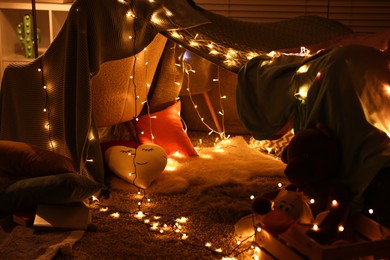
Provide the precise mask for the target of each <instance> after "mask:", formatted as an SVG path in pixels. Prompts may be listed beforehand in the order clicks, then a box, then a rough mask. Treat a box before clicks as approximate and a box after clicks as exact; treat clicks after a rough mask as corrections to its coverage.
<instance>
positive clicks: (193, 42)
mask: <svg viewBox="0 0 390 260" xmlns="http://www.w3.org/2000/svg"><path fill="white" fill-rule="evenodd" d="M190 45H191V46H192V47H198V46H199V43H198V42H196V41H190Z"/></svg>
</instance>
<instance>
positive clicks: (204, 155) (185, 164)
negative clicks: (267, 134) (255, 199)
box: [110, 136, 285, 224]
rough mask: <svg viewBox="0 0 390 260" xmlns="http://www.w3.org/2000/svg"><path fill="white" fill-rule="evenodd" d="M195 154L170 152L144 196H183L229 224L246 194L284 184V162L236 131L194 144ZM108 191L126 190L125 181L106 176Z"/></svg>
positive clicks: (246, 208)
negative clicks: (224, 137)
mask: <svg viewBox="0 0 390 260" xmlns="http://www.w3.org/2000/svg"><path fill="white" fill-rule="evenodd" d="M196 149H197V151H198V154H199V156H195V157H189V158H188V157H187V158H180V157H173V158H170V159H169V161H168V165H167V167H166V169H165V170H164V172H163V173H162V174H161V175H160V177H159V178H157V179H156V180H155V181H154V182H153V183H152V185H151V186H150V187H149V188H148V189H147V190H146V193H147V194H148V195H151V196H154V197H159V196H162V195H163V196H171V195H175V194H176V195H177V194H178V195H180V194H181V195H184V194H185V195H186V198H187V199H188V198H189V199H190V201H191V202H190V203H191V205H192V207H193V210H197V211H199V212H203V213H205V214H206V216H208V217H210V218H213V219H214V220H215V221H217V222H223V223H226V224H234V223H235V221H237V220H238V219H239V218H240V217H242V216H244V215H245V214H248V213H249V212H250V210H251V209H250V204H251V201H250V199H249V198H250V196H251V195H255V196H256V195H259V194H261V193H262V192H264V191H267V190H270V189H272V188H276V185H277V183H278V182H282V183H285V179H284V177H283V170H284V168H285V164H284V163H283V162H281V161H280V160H278V159H275V158H274V157H272V156H270V155H266V154H264V153H262V152H259V151H258V150H256V149H252V148H250V147H249V146H248V144H247V142H246V141H245V139H244V138H243V137H241V136H236V137H234V138H230V139H229V140H227V141H223V142H219V143H216V144H215V145H214V147H209V146H208V147H203V148H202V147H201V146H199V145H197V146H196ZM110 186H111V188H112V189H114V190H119V191H120V190H123V191H128V190H129V189H131V186H132V185H131V184H129V183H127V182H125V181H122V180H121V179H119V178H117V177H112V178H111V179H110Z"/></svg>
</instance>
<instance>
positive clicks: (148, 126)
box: [133, 101, 198, 156]
mask: <svg viewBox="0 0 390 260" xmlns="http://www.w3.org/2000/svg"><path fill="white" fill-rule="evenodd" d="M180 109H181V103H180V101H178V102H176V103H175V104H173V105H171V106H169V107H167V108H166V109H164V110H162V111H159V112H156V113H153V114H150V116H149V115H143V116H140V117H139V118H138V121H135V126H136V129H137V133H138V138H139V140H140V142H141V143H142V144H144V143H155V144H157V145H159V146H161V147H162V148H164V150H165V152H166V153H167V155H168V156H169V155H172V154H174V153H176V152H179V153H181V154H182V155H184V156H196V155H198V154H197V152H196V151H195V149H194V146H193V144H192V143H191V140H190V138H189V137H188V135H187V134H186V132H185V131H184V129H183V124H182V122H181V117H180ZM133 122H134V121H133ZM150 130H152V131H150ZM152 134H153V136H154V141H153V138H152Z"/></svg>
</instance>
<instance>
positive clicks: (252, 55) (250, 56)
mask: <svg viewBox="0 0 390 260" xmlns="http://www.w3.org/2000/svg"><path fill="white" fill-rule="evenodd" d="M256 56H258V54H257V53H255V52H249V53H248V54H247V55H246V58H247V59H248V60H251V59H253V58H254V57H256Z"/></svg>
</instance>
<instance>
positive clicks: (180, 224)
mask: <svg viewBox="0 0 390 260" xmlns="http://www.w3.org/2000/svg"><path fill="white" fill-rule="evenodd" d="M118 1H119V2H122V3H125V4H128V5H129V10H128V12H127V13H126V18H125V19H126V20H127V21H128V22H129V23H132V24H133V32H134V33H135V32H136V30H135V23H134V22H133V21H134V19H136V13H135V10H134V7H133V6H132V2H128V1H125V0H118ZM149 2H151V3H156V2H155V1H153V0H149ZM156 4H157V3H156ZM163 9H164V10H166V12H167V16H168V17H169V16H172V12H170V11H169V10H168V9H167V8H166V7H163ZM152 22H159V21H158V20H153V19H152ZM171 36H172V37H174V38H176V39H180V40H182V41H186V42H188V43H189V45H190V46H191V47H193V48H198V47H199V48H200V47H202V48H207V49H208V50H209V54H210V55H213V56H215V57H217V58H218V59H224V63H225V64H226V65H227V66H233V67H235V66H241V65H242V64H244V63H245V62H247V61H248V60H249V59H251V58H253V57H255V56H258V55H264V54H265V53H263V52H259V53H256V52H244V51H239V50H234V49H232V48H225V47H223V46H221V45H219V44H217V43H215V42H210V41H209V40H205V39H202V36H201V35H199V34H196V35H191V34H190V33H189V31H187V30H181V31H175V30H174V31H172V32H171ZM128 39H129V41H131V42H132V44H133V48H134V49H135V45H136V35H129V36H128ZM179 47H180V48H182V47H181V46H179ZM176 48H177V44H175V46H174V55H175V57H176ZM142 53H143V55H145V56H144V60H145V61H146V62H145V64H143V65H144V67H145V70H144V73H145V75H147V74H148V61H147V58H148V57H147V49H146V48H145V49H144V50H143V52H142ZM267 55H269V56H270V57H277V56H278V55H281V54H280V53H276V52H273V53H269V54H267ZM298 55H309V51H308V50H307V49H306V48H303V49H302V50H301V53H300V54H298ZM138 58H139V57H138V56H137V55H135V58H134V62H133V71H132V73H131V76H130V79H131V83H132V85H133V87H134V97H135V114H136V115H137V114H138V111H137V104H136V102H141V103H142V105H145V106H146V107H147V113H148V115H149V119H150V127H151V125H152V119H153V118H152V116H151V114H150V107H149V103H148V100H147V98H146V100H139V99H140V98H139V96H138V93H137V84H136V82H135V76H136V70H135V67H136V64H137V62H138ZM177 60H178V62H177V63H176V66H178V67H181V68H182V69H183V71H184V73H185V74H186V75H187V80H188V82H187V83H188V84H187V85H188V86H190V84H189V83H190V82H189V80H190V74H191V73H195V72H196V71H195V69H194V68H192V67H191V65H190V64H189V63H187V62H185V61H184V60H183V57H177ZM269 62H272V59H271V60H270V61H269ZM307 70H308V67H307V66H306V65H305V66H302V67H300V68H299V69H298V70H297V74H299V73H305V72H306V71H307ZM219 72H220V71H219V67H218V75H217V77H216V78H215V79H213V81H216V82H218V89H219V96H220V104H219V105H220V111H219V112H218V114H219V115H220V116H221V117H222V126H223V129H222V132H219V131H217V130H215V129H213V128H212V127H210V125H209V124H207V123H206V122H205V121H204V120H203V117H202V116H201V113H200V112H199V110H198V107H197V105H196V104H195V102H194V100H193V98H192V94H191V90H190V88H188V89H187V91H188V94H189V97H190V100H191V102H192V105H193V106H194V109H195V111H196V112H197V114H198V116H199V118H201V120H202V122H203V123H204V124H205V126H206V127H207V128H208V129H209V130H210V132H209V134H213V133H215V134H217V135H218V136H219V138H221V140H222V141H225V140H226V139H228V138H229V136H226V133H225V126H224V117H225V111H224V108H223V101H222V100H224V99H226V98H227V97H226V96H224V95H223V93H222V87H221V84H220V81H219V77H220V75H219ZM38 73H40V78H41V84H42V89H43V95H44V105H43V109H42V113H44V118H45V119H44V121H45V122H44V126H43V127H44V129H45V130H46V132H47V136H48V143H49V149H50V150H52V151H54V150H55V148H56V142H55V141H54V140H53V137H52V126H51V114H50V106H49V97H50V95H49V94H50V93H49V89H50V88H49V86H47V85H46V82H45V75H44V66H43V62H42V59H41V63H40V65H39V68H38ZM321 76H322V74H321V73H320V72H319V73H318V74H317V79H319V78H320V77H321ZM145 78H147V77H145ZM173 84H175V85H177V86H179V85H180V84H181V83H180V82H178V81H177V79H176V78H175V79H174V80H173ZM129 85H130V84H129ZM144 87H145V88H147V90H149V88H150V87H151V84H150V83H149V82H146V83H145V86H144ZM309 87H310V86H307V85H304V86H302V87H300V88H299V89H298V92H297V94H296V96H297V98H298V99H299V100H301V101H302V102H305V99H306V97H307V91H308V90H309ZM129 88H130V86H129ZM137 121H138V118H137V117H135V118H134V122H135V124H136V123H137ZM89 131H90V137H89V141H90V142H92V141H94V140H97V139H96V138H94V135H93V133H92V130H91V129H89ZM150 132H151V133H152V128H150ZM140 134H143V133H140ZM152 140H154V136H153V133H152ZM129 155H131V154H129ZM134 155H135V156H136V153H135V154H134ZM135 156H134V160H135ZM86 162H90V163H93V158H87V159H86ZM86 162H83V163H86ZM134 165H135V172H134V173H132V174H135V178H134V179H133V185H134V186H135V187H136V188H137V189H138V192H137V194H136V195H134V198H135V200H136V201H137V207H136V208H137V209H136V210H134V211H120V210H117V209H116V208H115V207H114V206H112V205H104V204H103V203H102V202H100V201H99V200H98V199H97V198H95V197H93V198H92V199H91V201H90V204H89V206H90V207H92V208H97V209H98V210H99V212H101V213H107V214H109V216H110V217H112V218H114V219H116V218H119V217H121V216H123V215H125V216H127V215H129V216H131V217H132V219H134V220H135V221H137V222H139V223H142V224H144V225H146V226H147V228H148V229H149V230H151V231H153V232H158V233H160V234H167V233H168V234H176V235H177V237H178V239H179V240H180V241H182V243H184V244H187V245H192V246H197V247H204V248H206V249H207V250H210V251H211V252H213V253H215V254H216V255H219V256H221V257H222V259H235V257H237V256H238V255H240V254H242V253H243V252H248V250H252V253H253V255H252V257H253V258H254V259H259V258H260V256H261V247H262V245H261V244H259V243H258V241H257V240H256V235H257V234H258V233H259V232H262V229H261V228H260V227H257V226H256V223H255V221H254V217H253V222H254V223H253V226H254V233H253V235H251V236H249V237H247V238H245V239H243V240H242V241H237V246H236V247H234V248H233V249H231V250H230V251H228V252H224V250H222V248H221V247H214V246H213V245H212V244H211V243H210V242H199V241H197V240H196V238H193V241H194V242H191V239H189V238H190V237H191V236H190V235H189V234H188V231H189V230H187V228H186V226H185V224H186V223H188V221H190V219H189V218H187V217H184V216H180V217H177V218H173V219H172V218H168V219H166V218H165V217H164V215H163V214H159V213H154V212H152V211H147V210H146V209H147V208H149V207H150V206H152V201H151V198H149V197H148V196H147V194H146V190H145V189H142V188H139V187H137V186H136V185H135V179H136V178H137V170H136V164H135V163H134ZM277 188H281V184H278V187H277ZM250 199H254V196H253V195H252V196H251V197H250ZM310 202H311V203H315V201H314V200H312V199H311V200H310ZM331 203H332V207H337V206H338V202H337V201H335V200H333V201H332V202H331ZM369 213H370V214H373V213H374V212H373V210H372V209H370V210H369ZM312 228H313V230H318V229H319V227H318V225H317V223H314V224H313V227H312ZM343 230H344V227H343V226H342V225H341V226H340V227H339V231H340V232H342V231H343ZM247 242H249V246H248V243H247Z"/></svg>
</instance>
